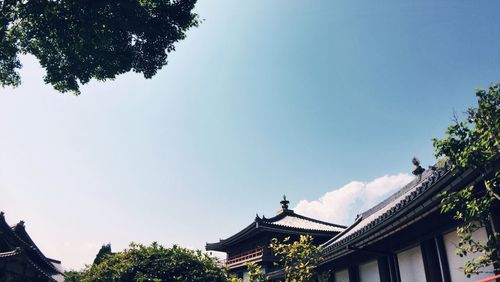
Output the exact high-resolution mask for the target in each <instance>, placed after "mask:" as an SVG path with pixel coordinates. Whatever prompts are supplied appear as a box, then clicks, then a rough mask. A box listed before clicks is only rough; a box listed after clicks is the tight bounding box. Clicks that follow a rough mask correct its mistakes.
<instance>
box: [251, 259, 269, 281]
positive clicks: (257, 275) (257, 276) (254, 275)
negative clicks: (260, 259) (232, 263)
mask: <svg viewBox="0 0 500 282" xmlns="http://www.w3.org/2000/svg"><path fill="white" fill-rule="evenodd" d="M246 265H247V269H248V282H263V281H267V279H266V275H265V274H264V273H262V268H261V267H260V265H258V264H256V263H255V262H249V263H247V264H246Z"/></svg>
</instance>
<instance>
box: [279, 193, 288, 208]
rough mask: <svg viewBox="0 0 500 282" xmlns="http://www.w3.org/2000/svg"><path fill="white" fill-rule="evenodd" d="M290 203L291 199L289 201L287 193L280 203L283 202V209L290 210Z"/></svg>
mask: <svg viewBox="0 0 500 282" xmlns="http://www.w3.org/2000/svg"><path fill="white" fill-rule="evenodd" d="M289 203H290V201H288V200H287V199H286V195H283V200H282V201H281V202H280V204H281V208H282V209H283V210H288V204H289Z"/></svg>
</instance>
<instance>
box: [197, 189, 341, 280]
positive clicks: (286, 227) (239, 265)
mask: <svg viewBox="0 0 500 282" xmlns="http://www.w3.org/2000/svg"><path fill="white" fill-rule="evenodd" d="M289 203H290V202H289V201H288V200H287V199H286V196H283V200H282V201H281V202H280V204H281V209H280V210H279V211H278V213H277V215H275V216H273V217H271V218H266V217H265V216H262V217H260V216H259V215H256V216H255V219H254V221H253V222H252V223H250V224H249V225H248V226H247V227H245V228H243V229H242V230H241V231H239V232H238V233H236V234H234V235H232V236H230V237H229V238H227V239H220V240H219V242H216V243H207V244H206V247H205V248H206V250H207V251H219V252H225V253H227V260H226V262H225V264H226V266H227V267H228V268H229V270H230V272H233V273H237V272H238V271H240V273H238V274H241V275H242V273H241V272H243V271H244V270H246V269H243V268H245V267H244V266H245V264H246V263H247V262H251V261H253V262H257V263H259V264H261V266H262V268H263V269H264V270H265V271H269V270H271V269H273V268H274V265H273V262H274V261H276V258H275V257H274V255H273V254H272V252H271V251H270V250H269V248H268V246H269V243H270V241H271V239H273V238H277V239H279V240H282V239H283V238H285V237H288V236H290V237H292V239H294V238H295V239H297V238H298V237H299V236H300V235H305V234H307V235H311V236H312V237H313V238H314V243H315V244H318V245H319V244H321V243H324V242H326V241H327V240H328V239H330V238H332V237H334V236H336V235H337V234H339V233H340V232H342V231H344V230H345V228H346V227H345V226H342V225H338V224H334V223H329V222H325V221H321V220H317V219H313V218H310V217H306V216H303V215H300V214H297V213H295V212H294V211H293V210H291V209H289V208H288V205H289ZM241 275H240V276H241Z"/></svg>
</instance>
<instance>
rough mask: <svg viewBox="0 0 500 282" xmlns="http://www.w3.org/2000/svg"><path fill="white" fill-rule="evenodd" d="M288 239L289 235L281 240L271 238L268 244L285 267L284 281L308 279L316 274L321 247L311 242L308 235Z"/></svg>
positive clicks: (321, 259)
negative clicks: (291, 239) (291, 240)
mask: <svg viewBox="0 0 500 282" xmlns="http://www.w3.org/2000/svg"><path fill="white" fill-rule="evenodd" d="M289 241H290V237H286V238H285V239H283V241H282V242H280V241H279V240H278V239H277V238H273V239H272V240H271V244H270V245H269V247H270V248H271V249H272V250H273V252H274V255H276V256H277V257H278V258H279V262H280V265H281V266H283V267H284V269H285V281H286V282H306V281H310V280H311V279H312V278H313V277H315V276H316V275H317V273H316V267H317V266H318V265H319V263H321V262H322V261H323V257H322V253H321V247H320V246H316V245H314V244H313V237H312V236H310V235H300V238H299V240H297V241H294V242H289Z"/></svg>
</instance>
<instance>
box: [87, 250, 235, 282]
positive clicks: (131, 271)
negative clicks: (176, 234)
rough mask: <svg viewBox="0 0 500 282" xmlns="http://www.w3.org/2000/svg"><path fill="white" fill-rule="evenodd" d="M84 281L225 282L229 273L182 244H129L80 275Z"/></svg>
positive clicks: (209, 258)
mask: <svg viewBox="0 0 500 282" xmlns="http://www.w3.org/2000/svg"><path fill="white" fill-rule="evenodd" d="M80 279H81V281H83V282H98V281H185V282H188V281H189V282H196V281H199V282H205V281H212V282H218V281H220V282H224V281H226V279H227V275H226V272H225V271H224V270H223V269H221V268H219V267H218V266H217V263H216V259H215V258H213V257H210V256H209V255H207V254H205V253H202V252H201V251H193V250H189V249H185V248H182V247H179V246H175V245H174V246H173V247H171V248H167V247H163V246H161V245H159V244H157V243H153V244H151V245H149V246H145V245H141V244H134V243H132V244H130V247H129V248H128V249H125V250H124V251H121V252H117V253H113V254H111V255H107V256H105V257H104V259H103V260H102V261H101V262H100V263H99V264H93V265H92V266H90V267H89V268H88V269H86V270H84V271H83V272H82V274H81V275H80Z"/></svg>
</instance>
